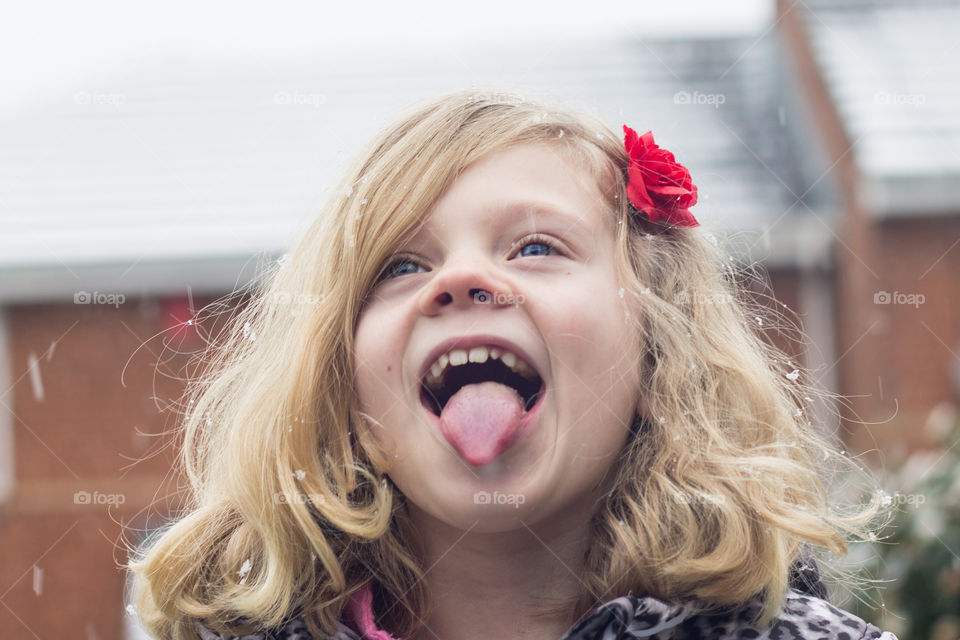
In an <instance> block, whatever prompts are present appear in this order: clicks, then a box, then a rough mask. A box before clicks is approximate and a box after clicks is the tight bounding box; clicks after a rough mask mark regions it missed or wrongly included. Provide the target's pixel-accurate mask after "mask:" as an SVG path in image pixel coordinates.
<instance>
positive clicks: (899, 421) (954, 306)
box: [841, 211, 960, 452]
mask: <svg viewBox="0 0 960 640" xmlns="http://www.w3.org/2000/svg"><path fill="white" fill-rule="evenodd" d="M958 214H960V211H958ZM873 235H874V237H875V239H876V246H875V247H874V250H873V252H872V254H873V255H874V256H875V257H876V259H875V261H874V263H873V264H872V265H871V268H872V269H873V271H874V272H875V273H876V274H877V278H875V279H874V278H871V281H872V284H873V285H874V286H873V287H872V288H871V289H869V290H867V291H864V292H863V293H862V295H858V296H857V297H856V299H855V300H849V301H845V302H844V303H843V304H845V305H854V304H855V305H859V306H861V307H862V309H863V315H864V316H865V317H866V319H867V325H866V326H865V327H863V329H864V331H866V330H867V329H868V328H869V327H871V326H873V330H872V331H870V332H869V334H867V335H866V336H865V337H864V338H863V340H861V342H860V343H859V344H857V345H856V346H855V347H853V348H852V349H851V350H850V353H849V354H848V355H847V356H846V358H845V359H844V360H845V365H846V366H845V367H844V369H843V370H842V371H843V376H842V378H841V382H842V387H843V391H844V393H848V394H852V395H863V396H864V397H861V398H856V399H854V400H853V401H852V404H853V406H854V407H855V409H856V412H857V414H859V417H860V419H862V420H863V421H864V422H875V423H877V424H871V425H856V424H854V423H852V422H851V425H850V432H851V438H850V440H849V442H850V444H851V447H852V448H854V449H857V450H867V449H870V448H873V447H878V448H879V449H880V450H882V451H885V452H888V451H890V450H891V449H892V447H894V446H895V445H896V444H897V443H900V444H902V445H903V446H905V447H907V448H911V449H912V448H915V447H919V446H923V445H924V434H923V430H922V428H921V427H922V426H923V424H924V422H925V420H926V418H927V416H928V414H929V412H930V409H932V408H933V406H934V405H936V404H937V403H938V402H941V401H953V402H958V401H960V396H958V393H957V388H956V385H955V383H954V382H953V380H952V375H953V370H954V368H955V367H957V366H958V364H960V360H958V354H960V349H958V346H960V301H958V291H960V286H958V276H960V243H958V242H957V241H958V239H960V215H954V216H952V217H937V218H916V219H900V220H887V221H882V222H878V223H875V225H874V234H873ZM879 291H885V292H887V293H889V294H891V297H892V294H893V293H894V292H898V293H900V294H921V295H923V296H924V299H923V302H922V304H919V305H910V304H897V303H894V302H892V303H890V304H876V303H874V296H875V294H876V293H877V292H879ZM848 347H849V345H848ZM867 355H870V358H869V359H868V358H866V357H865V356H867ZM852 418H853V416H852V415H851V419H852Z"/></svg>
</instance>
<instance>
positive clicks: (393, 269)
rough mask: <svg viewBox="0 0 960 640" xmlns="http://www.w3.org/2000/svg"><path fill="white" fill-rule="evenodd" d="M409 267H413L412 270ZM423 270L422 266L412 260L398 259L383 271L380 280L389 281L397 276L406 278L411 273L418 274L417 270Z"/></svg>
mask: <svg viewBox="0 0 960 640" xmlns="http://www.w3.org/2000/svg"><path fill="white" fill-rule="evenodd" d="M409 267H413V270H411V269H410V268H409ZM418 267H419V268H423V266H422V265H421V264H419V263H418V262H416V261H414V260H412V259H410V258H397V259H396V260H394V261H393V262H391V263H390V264H389V265H387V267H386V268H385V269H384V270H383V273H382V275H381V276H380V280H389V279H391V278H395V277H397V276H405V275H409V274H411V273H417V271H416V269H417V268H418Z"/></svg>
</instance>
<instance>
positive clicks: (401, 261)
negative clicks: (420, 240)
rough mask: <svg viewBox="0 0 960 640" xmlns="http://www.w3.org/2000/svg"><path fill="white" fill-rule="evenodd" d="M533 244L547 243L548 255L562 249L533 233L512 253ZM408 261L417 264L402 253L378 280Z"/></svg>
mask: <svg viewBox="0 0 960 640" xmlns="http://www.w3.org/2000/svg"><path fill="white" fill-rule="evenodd" d="M532 244H543V245H546V246H547V247H549V248H550V251H551V253H550V254H547V255H553V254H554V253H557V252H559V251H560V247H559V245H558V244H557V242H555V241H554V240H553V239H551V238H550V237H549V236H544V235H540V234H533V235H531V236H527V237H526V238H524V239H523V240H522V241H521V242H520V243H519V246H517V249H516V251H512V252H511V254H510V255H514V254H515V253H518V252H520V251H522V250H523V248H524V247H527V246H529V245H532ZM521 257H528V258H537V257H544V256H521ZM408 262H409V263H411V264H416V260H415V259H413V256H406V255H403V254H401V255H400V256H398V257H397V258H396V259H395V260H393V261H392V262H390V263H388V264H387V266H386V267H384V269H383V271H382V272H381V275H380V277H379V278H378V279H377V280H378V282H379V281H381V280H390V279H392V278H394V277H396V276H395V275H393V271H394V270H395V269H396V268H397V266H398V265H402V264H406V263H408ZM397 275H410V274H403V273H401V274H397Z"/></svg>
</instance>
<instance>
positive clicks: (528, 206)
mask: <svg viewBox="0 0 960 640" xmlns="http://www.w3.org/2000/svg"><path fill="white" fill-rule="evenodd" d="M487 213H489V214H491V218H493V219H500V218H505V217H510V218H511V219H512V218H513V217H515V216H517V215H523V216H526V217H529V218H537V219H539V218H548V219H552V220H555V221H557V222H560V223H562V224H566V225H568V226H569V227H573V228H575V229H577V230H578V231H579V232H581V233H585V234H589V233H590V229H589V228H588V227H587V225H586V223H585V222H583V220H581V219H580V218H579V217H577V216H575V215H573V214H571V213H567V212H565V211H564V210H562V209H559V208H557V207H556V206H554V205H552V204H549V203H546V202H539V201H533V200H522V201H518V202H510V203H507V204H503V203H501V204H496V205H493V206H492V207H490V208H489V209H488V210H487ZM494 216H495V218H494Z"/></svg>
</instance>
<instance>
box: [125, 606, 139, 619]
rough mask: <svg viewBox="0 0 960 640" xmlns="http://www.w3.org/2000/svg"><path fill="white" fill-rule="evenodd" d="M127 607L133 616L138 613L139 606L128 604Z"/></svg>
mask: <svg viewBox="0 0 960 640" xmlns="http://www.w3.org/2000/svg"><path fill="white" fill-rule="evenodd" d="M125 608H126V610H127V613H129V614H130V615H132V616H135V615H137V608H136V607H134V606H133V605H132V604H128V605H127V606H126V607H125Z"/></svg>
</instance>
